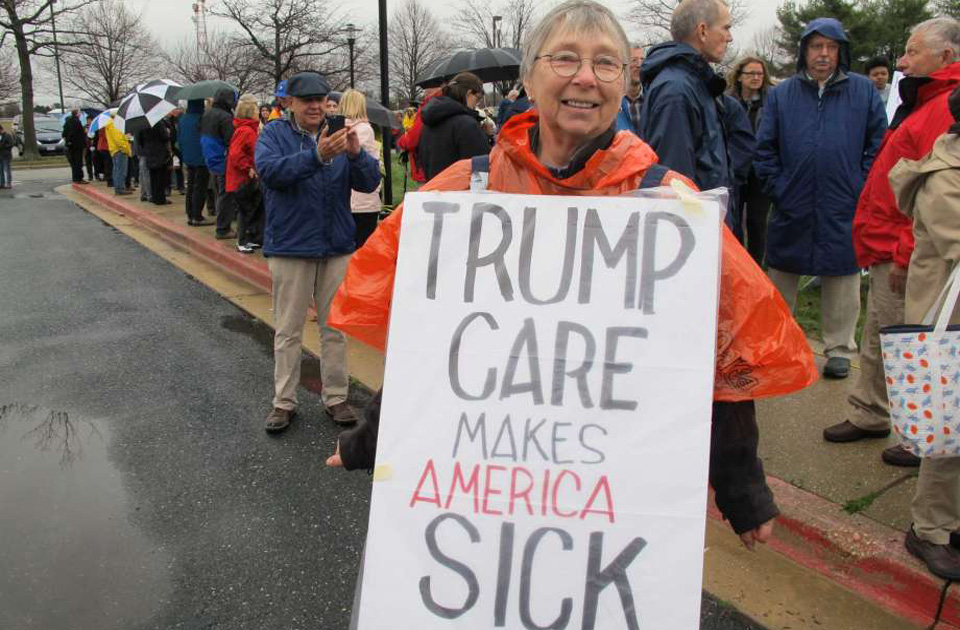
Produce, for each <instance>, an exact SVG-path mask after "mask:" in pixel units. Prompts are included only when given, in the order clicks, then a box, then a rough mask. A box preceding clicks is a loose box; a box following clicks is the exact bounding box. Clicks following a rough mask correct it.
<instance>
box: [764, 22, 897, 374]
mask: <svg viewBox="0 0 960 630" xmlns="http://www.w3.org/2000/svg"><path fill="white" fill-rule="evenodd" d="M886 129H887V118H886V115H885V113H884V107H883V103H882V101H881V100H880V95H879V93H878V92H877V90H876V88H874V86H873V84H872V83H871V82H870V80H869V79H867V78H866V77H864V76H861V75H858V74H853V73H851V72H850V43H849V40H848V39H847V34H846V32H845V31H844V28H843V25H842V24H841V23H840V22H838V21H837V20H835V19H833V18H818V19H816V20H812V21H811V22H810V23H809V24H808V25H807V27H806V29H804V31H803V34H802V36H801V38H800V54H799V55H798V56H797V73H796V74H795V75H794V76H792V77H790V78H789V79H787V80H786V81H784V82H783V83H781V84H780V85H778V86H777V87H776V88H774V89H773V90H772V91H771V92H770V95H769V96H768V98H767V103H766V106H765V107H764V110H763V119H762V121H761V123H760V129H759V131H758V132H757V156H756V159H755V160H754V169H755V172H756V174H757V177H758V178H759V179H760V181H761V183H762V184H763V189H764V192H765V193H766V194H767V195H768V196H769V197H770V198H771V199H772V200H773V204H774V209H773V212H772V213H771V214H770V222H769V226H768V229H767V256H766V260H767V265H768V267H769V269H770V279H771V280H772V281H773V283H774V284H775V285H776V286H777V288H778V289H779V290H780V293H781V294H782V295H783V298H784V300H786V302H787V304H788V305H790V307H791V308H793V306H794V302H795V301H796V298H797V289H798V285H799V281H800V276H802V275H807V276H819V277H820V285H821V302H820V303H821V310H820V312H821V332H822V335H823V342H824V346H825V348H824V353H825V354H826V356H827V364H826V367H825V368H824V370H823V375H824V376H826V377H828V378H846V377H847V375H848V374H849V373H850V359H851V357H853V356H854V355H855V354H856V353H857V344H856V341H855V340H854V332H855V330H856V325H857V317H858V316H859V314H860V268H859V267H858V266H857V259H856V255H855V254H854V250H853V217H854V214H855V213H856V209H857V199H858V198H859V197H860V190H861V189H862V188H863V183H864V181H866V178H867V173H868V172H869V171H870V166H871V165H872V164H873V159H874V157H875V156H876V154H877V150H878V149H879V147H880V142H881V141H882V140H883V134H884V132H885V131H886Z"/></svg>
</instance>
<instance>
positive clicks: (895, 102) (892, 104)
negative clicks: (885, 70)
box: [887, 70, 904, 123]
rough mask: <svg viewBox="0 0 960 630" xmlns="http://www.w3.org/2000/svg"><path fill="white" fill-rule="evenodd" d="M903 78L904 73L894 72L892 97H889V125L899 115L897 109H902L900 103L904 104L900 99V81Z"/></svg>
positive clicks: (891, 88)
mask: <svg viewBox="0 0 960 630" xmlns="http://www.w3.org/2000/svg"><path fill="white" fill-rule="evenodd" d="M903 76H904V75H903V73H902V72H900V71H899V70H894V72H893V78H892V79H891V80H890V96H888V97H887V122H888V123H892V122H893V117H894V116H895V115H896V114H897V108H898V107H900V103H901V102H902V101H901V99H900V80H901V79H902V78H903Z"/></svg>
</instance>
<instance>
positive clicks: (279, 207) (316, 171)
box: [254, 118, 380, 258]
mask: <svg viewBox="0 0 960 630" xmlns="http://www.w3.org/2000/svg"><path fill="white" fill-rule="evenodd" d="M254 161H255V163H256V168H257V173H258V174H259V176H260V182H261V183H262V185H263V194H264V207H265V209H266V227H265V230H264V239H263V253H264V255H265V256H289V257H294V258H328V257H330V256H340V255H343V254H349V253H351V252H353V250H354V249H356V245H355V241H354V237H355V235H356V225H355V224H354V222H353V215H352V213H351V212H350V190H351V189H353V190H357V191H360V192H365V193H371V192H374V191H376V189H377V186H379V185H380V165H379V162H377V160H376V159H374V158H373V157H371V156H370V155H368V154H367V153H366V151H363V150H361V151H360V155H358V156H357V157H356V158H354V159H351V158H349V157H348V156H347V155H346V154H341V155H338V156H337V157H335V158H333V160H331V161H330V162H329V163H326V164H325V163H322V162H321V161H320V156H319V155H317V141H316V140H315V139H314V138H313V136H311V135H310V134H308V133H307V132H305V131H303V130H301V129H300V128H298V127H296V126H295V124H294V122H293V121H292V120H290V119H287V118H280V119H277V120H274V121H273V122H271V123H270V124H269V125H267V126H266V127H264V128H263V131H262V132H260V138H259V139H258V140H257V146H256V149H255V151H254Z"/></svg>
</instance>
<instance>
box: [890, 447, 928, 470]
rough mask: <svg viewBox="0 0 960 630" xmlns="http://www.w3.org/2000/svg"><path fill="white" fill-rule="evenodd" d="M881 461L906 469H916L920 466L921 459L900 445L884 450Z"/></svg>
mask: <svg viewBox="0 0 960 630" xmlns="http://www.w3.org/2000/svg"><path fill="white" fill-rule="evenodd" d="M880 459H882V460H883V463H885V464H890V465H891V466H903V467H904V468H916V467H917V466H919V465H920V458H919V457H918V456H916V455H914V454H913V453H912V452H911V451H908V450H907V449H906V448H904V447H903V446H902V445H900V444H897V445H896V446H891V447H890V448H885V449H883V452H882V453H880Z"/></svg>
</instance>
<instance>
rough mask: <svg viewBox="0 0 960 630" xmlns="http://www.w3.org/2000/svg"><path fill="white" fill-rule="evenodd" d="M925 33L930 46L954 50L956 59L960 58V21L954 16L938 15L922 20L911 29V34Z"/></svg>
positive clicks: (925, 40) (924, 36)
mask: <svg viewBox="0 0 960 630" xmlns="http://www.w3.org/2000/svg"><path fill="white" fill-rule="evenodd" d="M917 33H922V34H923V39H924V43H925V44H926V45H927V47H928V48H939V49H940V50H944V49H949V50H952V51H953V57H954V61H957V60H960V21H957V20H955V19H954V18H952V17H938V18H932V19H930V20H926V21H923V22H920V23H919V24H917V25H916V26H914V27H913V28H911V29H910V34H911V35H916V34H917Z"/></svg>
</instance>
